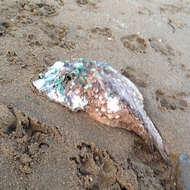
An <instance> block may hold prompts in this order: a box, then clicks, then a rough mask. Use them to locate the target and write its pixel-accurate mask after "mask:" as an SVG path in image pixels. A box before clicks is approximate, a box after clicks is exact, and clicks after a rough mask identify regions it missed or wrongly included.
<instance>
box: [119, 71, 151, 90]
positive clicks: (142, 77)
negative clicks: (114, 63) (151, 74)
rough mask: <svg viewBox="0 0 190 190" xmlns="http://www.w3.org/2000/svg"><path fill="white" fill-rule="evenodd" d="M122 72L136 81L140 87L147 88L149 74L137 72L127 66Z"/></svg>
mask: <svg viewBox="0 0 190 190" xmlns="http://www.w3.org/2000/svg"><path fill="white" fill-rule="evenodd" d="M121 73H122V74H123V75H124V76H125V77H127V78H129V79H130V80H131V81H132V82H134V83H135V84H136V85H137V86H138V87H141V88H146V87H147V86H148V83H147V82H146V81H147V78H148V75H147V74H145V73H142V72H136V70H135V69H134V68H132V67H126V68H125V69H122V70H121Z"/></svg>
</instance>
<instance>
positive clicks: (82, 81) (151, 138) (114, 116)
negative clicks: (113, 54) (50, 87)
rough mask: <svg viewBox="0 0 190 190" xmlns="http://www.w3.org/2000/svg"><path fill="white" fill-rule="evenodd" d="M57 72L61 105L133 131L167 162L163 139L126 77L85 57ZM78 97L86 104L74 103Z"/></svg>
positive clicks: (104, 64) (139, 94)
mask: <svg viewBox="0 0 190 190" xmlns="http://www.w3.org/2000/svg"><path fill="white" fill-rule="evenodd" d="M59 75H60V78H64V80H63V81H61V86H62V88H63V89H62V91H63V92H62V94H63V96H64V97H65V98H64V100H63V102H61V103H62V104H63V105H65V106H67V107H68V108H69V109H71V110H73V111H79V110H83V111H86V112H87V113H88V114H89V115H90V116H91V117H92V118H93V119H95V120H97V121H99V122H101V123H104V124H106V125H108V126H111V127H118V128H124V129H127V130H129V131H134V132H135V133H136V134H137V135H139V136H140V137H141V138H143V139H144V140H145V142H146V143H147V144H150V143H151V145H152V147H153V146H154V145H155V147H156V148H157V149H158V150H159V152H160V154H161V155H162V157H163V158H164V160H166V162H167V163H169V159H168V156H167V154H166V152H165V149H164V145H163V141H162V138H161V136H160V134H159V132H158V130H157V129H156V127H155V126H154V124H153V122H152V121H151V120H150V118H149V117H148V116H147V114H146V112H145V110H144V103H143V97H142V94H141V93H140V92H139V90H138V89H137V87H136V86H135V85H134V84H133V83H132V82H131V81H130V80H129V79H127V78H126V77H124V76H123V75H122V74H120V73H119V72H118V71H116V70H115V69H113V68H112V67H111V66H110V65H108V64H107V63H103V62H95V61H94V62H90V61H84V60H80V61H76V62H73V63H66V64H65V65H64V67H63V70H61V72H60V73H59ZM63 76H64V77H63ZM54 81H55V80H54ZM58 92H59V91H58ZM58 95H59V93H58V94H57V95H56V96H58ZM78 98H82V99H85V100H87V104H84V105H85V106H84V105H83V106H81V107H80V105H79V104H77V106H76V99H78Z"/></svg>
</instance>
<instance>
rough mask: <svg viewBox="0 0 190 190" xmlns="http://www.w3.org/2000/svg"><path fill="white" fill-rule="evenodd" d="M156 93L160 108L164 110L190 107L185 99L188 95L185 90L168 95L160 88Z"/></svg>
mask: <svg viewBox="0 0 190 190" xmlns="http://www.w3.org/2000/svg"><path fill="white" fill-rule="evenodd" d="M155 94H156V100H157V102H159V106H160V108H162V110H164V111H166V110H168V111H169V110H170V111H174V110H181V111H185V110H186V108H187V107H188V102H187V101H186V100H185V97H187V94H186V93H185V92H180V93H175V94H174V95H167V94H166V93H165V92H164V91H163V90H161V89H158V90H156V92H155Z"/></svg>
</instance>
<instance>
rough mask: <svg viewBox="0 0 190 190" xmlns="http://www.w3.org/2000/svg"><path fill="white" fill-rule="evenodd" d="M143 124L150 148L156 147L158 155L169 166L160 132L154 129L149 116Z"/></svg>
mask: <svg viewBox="0 0 190 190" xmlns="http://www.w3.org/2000/svg"><path fill="white" fill-rule="evenodd" d="M145 126H146V130H147V132H148V135H149V140H150V143H151V146H152V148H153V147H156V149H157V150H158V151H159V152H160V155H161V156H162V158H163V159H164V160H165V162H166V163H167V164H168V165H169V166H171V162H170V159H169V157H168V155H167V153H166V150H165V147H164V143H163V140H162V137H161V135H160V133H159V132H158V130H157V129H156V127H155V125H154V124H153V122H152V121H151V120H150V118H148V119H147V123H146V125H145Z"/></svg>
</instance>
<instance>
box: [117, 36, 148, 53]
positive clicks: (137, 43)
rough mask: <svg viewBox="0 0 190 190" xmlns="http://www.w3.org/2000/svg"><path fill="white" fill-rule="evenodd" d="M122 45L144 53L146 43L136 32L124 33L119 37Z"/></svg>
mask: <svg viewBox="0 0 190 190" xmlns="http://www.w3.org/2000/svg"><path fill="white" fill-rule="evenodd" d="M120 40H121V42H122V44H123V46H124V47H125V48H128V49H129V50H131V51H133V52H137V53H146V48H147V44H146V41H145V39H143V38H141V37H140V36H139V35H137V34H131V35H126V36H123V37H121V38H120Z"/></svg>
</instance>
